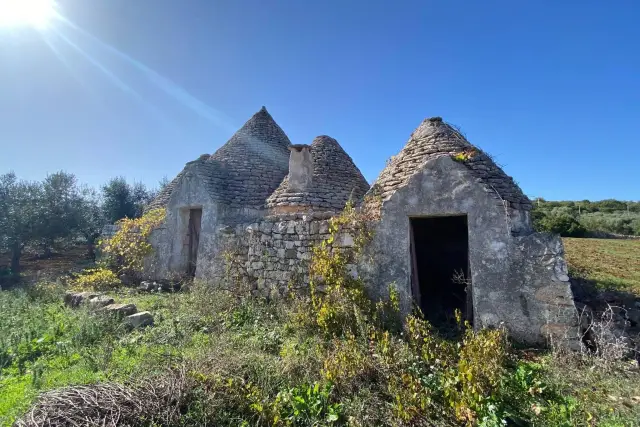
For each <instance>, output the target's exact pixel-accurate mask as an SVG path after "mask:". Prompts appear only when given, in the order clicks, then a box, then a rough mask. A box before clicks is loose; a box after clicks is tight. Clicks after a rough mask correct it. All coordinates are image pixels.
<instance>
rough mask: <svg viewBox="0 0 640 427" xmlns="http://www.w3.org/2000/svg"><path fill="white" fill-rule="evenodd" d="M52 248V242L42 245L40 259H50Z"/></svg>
mask: <svg viewBox="0 0 640 427" xmlns="http://www.w3.org/2000/svg"><path fill="white" fill-rule="evenodd" d="M52 247H53V242H52V241H47V242H46V243H44V244H43V247H42V249H43V253H42V258H45V259H49V258H51V254H52V250H51V248H52Z"/></svg>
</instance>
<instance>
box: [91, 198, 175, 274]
mask: <svg viewBox="0 0 640 427" xmlns="http://www.w3.org/2000/svg"><path fill="white" fill-rule="evenodd" d="M165 215H166V213H165V210H164V209H153V210H151V211H149V212H147V213H145V214H144V215H143V216H142V217H140V218H135V219H129V218H124V219H122V220H120V221H118V222H117V225H118V231H117V232H116V233H115V234H114V235H113V237H111V238H109V239H107V240H104V241H101V242H100V249H101V251H102V254H103V261H104V262H105V263H106V264H107V265H108V266H109V267H110V268H111V269H113V270H115V271H116V272H117V273H120V274H139V273H141V272H142V271H143V269H144V259H145V258H146V257H147V256H148V255H150V254H151V252H152V251H153V248H152V247H151V243H149V236H150V234H151V232H152V231H153V230H155V229H156V228H158V227H159V226H160V225H161V224H162V223H163V222H164V219H165Z"/></svg>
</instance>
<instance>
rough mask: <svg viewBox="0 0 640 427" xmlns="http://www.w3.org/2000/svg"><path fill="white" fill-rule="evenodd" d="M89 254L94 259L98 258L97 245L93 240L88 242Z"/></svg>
mask: <svg viewBox="0 0 640 427" xmlns="http://www.w3.org/2000/svg"><path fill="white" fill-rule="evenodd" d="M87 256H88V257H89V258H90V259H92V260H93V261H95V260H96V247H95V244H94V243H93V240H91V241H89V242H88V243H87Z"/></svg>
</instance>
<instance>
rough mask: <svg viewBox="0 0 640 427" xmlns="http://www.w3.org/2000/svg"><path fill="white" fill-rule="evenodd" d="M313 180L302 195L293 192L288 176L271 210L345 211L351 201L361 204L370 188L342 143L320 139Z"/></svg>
mask: <svg viewBox="0 0 640 427" xmlns="http://www.w3.org/2000/svg"><path fill="white" fill-rule="evenodd" d="M310 152H311V156H312V159H313V177H312V179H311V185H310V188H309V189H308V190H306V191H304V192H298V191H295V190H292V189H290V188H289V176H288V175H287V176H286V177H285V178H284V180H283V181H282V183H281V184H280V186H279V187H278V189H277V190H276V191H275V192H274V193H273V194H272V195H271V196H270V197H269V198H268V199H267V207H268V208H270V209H272V210H275V211H276V212H278V211H282V212H285V211H289V212H290V211H306V210H313V211H341V210H342V209H344V207H345V205H346V203H347V201H348V200H349V199H352V200H353V201H354V202H358V201H359V200H361V199H362V197H363V196H364V194H365V193H366V192H367V190H368V189H369V184H368V183H367V181H366V180H365V179H364V176H362V173H361V172H360V170H359V169H358V168H357V166H356V165H355V164H354V163H353V160H352V159H351V157H349V155H348V154H347V153H346V152H345V151H344V150H343V148H342V147H341V146H340V144H339V143H338V141H336V140H335V139H333V138H331V137H329V136H325V135H322V136H318V137H316V138H315V139H314V140H313V142H312V143H311V145H310Z"/></svg>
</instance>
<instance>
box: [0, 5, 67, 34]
mask: <svg viewBox="0 0 640 427" xmlns="http://www.w3.org/2000/svg"><path fill="white" fill-rule="evenodd" d="M55 16H56V10H55V0H0V28H1V27H32V28H36V29H44V28H46V27H47V26H48V25H49V23H50V22H51V20H52V19H53V18H54V17H55Z"/></svg>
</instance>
